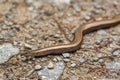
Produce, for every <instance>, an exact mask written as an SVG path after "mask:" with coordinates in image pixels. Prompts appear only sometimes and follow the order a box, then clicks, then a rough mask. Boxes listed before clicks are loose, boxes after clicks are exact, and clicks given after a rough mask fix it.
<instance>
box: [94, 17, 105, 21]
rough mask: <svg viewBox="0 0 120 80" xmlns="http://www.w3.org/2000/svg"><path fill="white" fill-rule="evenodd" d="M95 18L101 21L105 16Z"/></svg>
mask: <svg viewBox="0 0 120 80" xmlns="http://www.w3.org/2000/svg"><path fill="white" fill-rule="evenodd" d="M95 20H96V21H101V20H103V18H102V17H99V18H96V19H95Z"/></svg>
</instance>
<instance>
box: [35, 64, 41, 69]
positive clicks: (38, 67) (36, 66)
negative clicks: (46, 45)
mask: <svg viewBox="0 0 120 80" xmlns="http://www.w3.org/2000/svg"><path fill="white" fill-rule="evenodd" d="M34 68H35V70H40V69H42V66H40V65H35V67H34Z"/></svg>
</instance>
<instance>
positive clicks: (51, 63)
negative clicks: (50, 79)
mask: <svg viewBox="0 0 120 80" xmlns="http://www.w3.org/2000/svg"><path fill="white" fill-rule="evenodd" d="M53 68H54V64H53V62H52V61H50V62H49V64H48V69H53Z"/></svg>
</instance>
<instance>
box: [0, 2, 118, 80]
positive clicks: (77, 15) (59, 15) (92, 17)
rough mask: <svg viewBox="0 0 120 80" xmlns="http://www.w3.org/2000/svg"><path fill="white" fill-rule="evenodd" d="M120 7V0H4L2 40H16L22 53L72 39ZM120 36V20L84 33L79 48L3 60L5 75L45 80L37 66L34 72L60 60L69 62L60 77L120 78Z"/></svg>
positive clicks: (1, 77)
mask: <svg viewBox="0 0 120 80" xmlns="http://www.w3.org/2000/svg"><path fill="white" fill-rule="evenodd" d="M119 7H120V1H119V0H113V1H112V0H72V1H71V2H70V3H68V4H66V3H59V4H58V3H57V2H50V3H49V2H47V1H46V0H45V1H42V0H34V1H33V0H0V44H1V45H2V44H3V43H7V42H9V43H12V44H13V45H14V46H16V47H18V48H19V49H20V51H21V52H24V51H27V50H35V49H38V48H44V47H47V46H53V45H58V44H69V41H71V40H73V38H74V32H75V30H76V29H77V28H78V27H79V26H81V25H84V24H87V23H91V22H94V21H99V20H107V19H110V18H113V17H115V16H120V15H119V14H120V8H119ZM55 20H57V21H58V22H59V23H56V21H55ZM59 25H60V26H59ZM64 33H65V35H66V36H67V38H65V35H64ZM119 36H120V25H117V26H112V27H111V28H108V29H101V30H96V31H94V32H91V33H89V34H86V35H84V37H83V42H82V44H81V45H80V49H79V50H77V51H75V52H72V53H68V54H65V55H64V54H63V55H48V56H44V57H39V58H28V57H25V56H24V55H23V56H21V55H16V56H14V57H12V58H11V59H10V60H9V61H8V62H6V63H3V64H0V80H45V79H42V78H41V76H42V75H39V74H38V70H35V71H33V72H30V71H31V70H32V69H33V68H34V67H35V66H36V65H40V66H41V67H42V68H44V67H45V66H48V68H49V67H50V68H54V66H53V65H54V64H55V63H58V62H62V63H64V65H65V68H64V70H63V71H62V75H60V76H59V78H57V79H58V80H107V79H108V80H109V79H110V80H119V79H120V50H119V49H120V38H119ZM115 52H116V53H115ZM66 56H67V57H66ZM51 62H52V63H51ZM112 62H113V64H112ZM116 63H117V67H116ZM107 64H112V66H113V67H111V66H109V65H107ZM57 79H56V80H57ZM54 80H55V79H54Z"/></svg>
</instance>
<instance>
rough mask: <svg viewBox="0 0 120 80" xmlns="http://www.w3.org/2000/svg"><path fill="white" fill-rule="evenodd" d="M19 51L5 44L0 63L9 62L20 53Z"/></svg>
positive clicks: (0, 50) (1, 51)
mask: <svg viewBox="0 0 120 80" xmlns="http://www.w3.org/2000/svg"><path fill="white" fill-rule="evenodd" d="M19 51H20V50H19V49H18V48H16V47H13V46H12V44H11V43H4V44H3V45H2V46H0V63H4V62H6V61H8V60H9V58H11V57H12V56H14V55H17V54H18V53H19Z"/></svg>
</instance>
